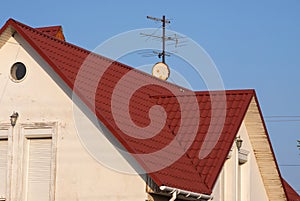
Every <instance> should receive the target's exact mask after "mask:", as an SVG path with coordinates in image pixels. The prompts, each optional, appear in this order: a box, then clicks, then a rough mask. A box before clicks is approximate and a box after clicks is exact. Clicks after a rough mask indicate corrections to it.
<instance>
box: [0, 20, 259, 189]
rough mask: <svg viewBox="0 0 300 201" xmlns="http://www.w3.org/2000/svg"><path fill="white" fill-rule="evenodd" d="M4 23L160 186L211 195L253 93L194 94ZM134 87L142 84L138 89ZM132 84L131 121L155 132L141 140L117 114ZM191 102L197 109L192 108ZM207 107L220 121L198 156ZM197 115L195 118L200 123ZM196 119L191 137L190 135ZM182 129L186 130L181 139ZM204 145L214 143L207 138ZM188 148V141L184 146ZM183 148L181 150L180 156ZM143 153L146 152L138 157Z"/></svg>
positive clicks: (35, 31)
mask: <svg viewBox="0 0 300 201" xmlns="http://www.w3.org/2000/svg"><path fill="white" fill-rule="evenodd" d="M8 26H11V27H12V28H13V29H15V30H16V31H17V32H18V33H19V34H20V35H21V36H22V37H23V38H24V39H25V40H26V41H27V42H28V43H29V44H30V45H31V46H32V47H33V48H34V49H35V50H36V51H37V52H38V53H39V54H40V55H41V57H42V58H43V59H44V60H45V61H46V62H47V63H48V64H49V65H50V66H51V67H52V68H53V70H54V71H55V72H56V73H57V74H58V75H59V76H60V77H61V79H62V80H63V81H64V82H65V83H66V84H67V86H68V87H70V89H71V90H73V91H74V92H75V93H76V94H77V95H78V96H79V97H80V98H81V100H82V101H83V102H84V103H85V104H86V105H87V106H88V107H89V108H90V109H91V110H92V111H94V113H95V115H96V116H97V117H98V119H99V120H100V121H101V122H102V123H103V124H104V125H105V126H106V127H107V128H108V129H109V130H110V132H111V133H112V134H113V135H114V137H115V138H116V139H117V140H118V141H119V142H120V143H121V144H122V145H123V146H124V147H125V149H126V150H127V151H128V152H130V153H132V155H134V157H135V159H136V160H137V161H138V162H139V164H140V165H141V166H142V168H144V169H145V170H146V171H147V172H151V173H149V176H150V177H151V178H152V179H153V181H154V182H155V183H156V184H157V185H159V186H160V185H167V186H172V187H175V188H180V189H184V190H188V191H193V192H198V193H206V194H211V192H212V188H213V186H214V184H215V182H216V179H217V177H218V175H219V172H220V170H221V168H222V166H223V164H224V161H225V159H226V156H227V155H228V153H229V150H230V148H231V146H232V144H233V142H234V138H235V136H236V134H237V132H238V129H239V127H240V125H241V123H242V121H243V118H244V115H245V113H246V111H247V108H248V106H249V103H250V101H251V99H252V98H253V97H254V96H255V92H254V90H235V91H233V90H232V91H225V92H221V91H220V92H192V91H189V90H187V89H182V88H181V87H179V86H176V85H173V84H170V83H168V82H164V81H161V80H159V79H156V78H153V77H152V76H150V75H148V74H145V73H143V72H140V71H138V70H135V69H133V68H131V67H129V66H126V65H124V64H121V63H119V62H116V61H112V60H110V59H108V58H105V57H102V56H100V55H96V54H93V53H91V52H90V51H87V50H85V49H82V48H80V47H77V46H75V45H72V44H70V43H67V42H65V41H62V40H59V39H56V38H53V37H52V36H50V35H51V34H50V35H49V34H45V33H43V30H41V29H34V28H31V27H29V26H27V25H24V24H22V23H20V22H17V21H15V20H12V19H10V20H8V22H7V23H6V24H5V25H4V26H3V27H2V29H1V31H0V34H2V33H3V31H4V30H5V29H6V28H7V27H8ZM99 75H101V79H100V80H98V79H99ZM124 80H125V81H126V82H124ZM136 86H141V87H140V88H138V89H136ZM133 89H136V90H134V93H133V94H132V96H131V98H130V102H129V114H130V118H131V120H132V121H133V122H134V123H135V124H136V125H138V126H140V127H147V126H148V125H149V124H151V123H153V122H154V123H153V125H154V126H153V128H152V129H153V130H155V129H159V132H158V134H157V135H155V136H154V137H150V138H147V139H138V138H141V137H143V135H147V134H149V133H147V132H140V130H138V129H136V127H135V126H134V125H132V124H130V123H128V121H127V117H126V116H124V117H122V115H121V114H126V112H127V111H126V108H127V105H126V103H127V102H126V100H127V98H128V95H129V94H130V93H131V91H132V90H133ZM223 93H225V97H226V104H225V106H226V111H225V112H226V113H225V114H226V115H224V113H223V112H224V105H223V104H222V103H224V101H223V99H222V98H224V96H223ZM115 94H117V98H116V99H114V95H115ZM212 97H215V98H214V107H213V109H214V110H212V101H211V100H212ZM195 100H196V103H197V107H196V109H195V107H190V105H191V103H193V101H195ZM157 105H158V106H160V107H162V108H164V111H165V113H164V112H163V111H162V110H161V108H160V109H159V108H158V109H155V111H154V113H153V116H152V117H153V119H150V118H149V110H150V108H152V106H157ZM114 107H116V108H117V110H118V114H119V115H118V116H120V118H119V117H118V118H119V119H118V121H116V120H115V116H114V111H112V108H114ZM212 111H213V112H214V117H218V118H215V119H214V120H213V129H211V130H210V132H209V133H210V135H212V136H218V134H219V130H218V129H220V130H221V134H220V137H219V138H218V141H217V143H216V145H215V146H214V149H213V150H212V151H211V152H210V154H209V155H207V156H206V157H204V158H203V159H200V158H199V152H200V149H201V148H202V149H203V146H207V144H205V145H203V142H204V141H205V140H206V139H207V137H208V134H207V133H208V130H209V129H210V127H209V126H210V125H211V123H212ZM164 114H166V123H165V124H164V125H163V126H162V129H160V127H159V126H161V125H160V124H159V122H155V119H159V118H161V116H164ZM199 114H200V117H199ZM182 116H186V117H187V118H186V119H187V120H186V122H185V123H182V121H183V120H182V119H181V117H182ZM194 119H197V122H195V121H194ZM222 119H223V120H224V122H223V121H222ZM151 120H152V121H151ZM195 124H196V126H197V127H196V134H195V136H193V135H192V133H193V132H192V131H193V129H195ZM120 126H121V127H122V129H121V128H120ZM181 127H182V128H183V129H184V130H185V131H187V132H185V133H184V135H181V136H180V137H178V136H177V134H178V133H179V132H180V129H181ZM153 130H151V131H153ZM128 133H130V135H128ZM189 141H190V142H189ZM171 142H172V146H171V147H170V148H169V149H167V150H165V151H164V152H161V154H160V155H159V156H158V155H151V154H150V153H153V152H156V151H158V150H163V148H164V147H166V146H168V145H169V144H170V143H171ZM189 143H191V144H189ZM209 143H212V142H209V141H208V144H209ZM185 145H190V146H188V147H184V146H185ZM185 149H187V150H185ZM180 150H185V151H184V152H183V153H181V152H180ZM147 154H148V155H149V154H150V155H151V156H150V157H141V155H142V156H144V155H147ZM175 159H176V160H175ZM165 161H172V163H171V164H170V165H168V166H166V167H165V168H163V169H160V170H157V171H156V170H155V168H157V167H158V166H159V165H160V163H164V162H165ZM154 170H155V171H154ZM153 171H154V172H153Z"/></svg>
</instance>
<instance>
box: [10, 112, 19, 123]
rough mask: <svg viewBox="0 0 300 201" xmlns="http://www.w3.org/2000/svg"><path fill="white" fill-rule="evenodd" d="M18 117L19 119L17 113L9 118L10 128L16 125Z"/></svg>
mask: <svg viewBox="0 0 300 201" xmlns="http://www.w3.org/2000/svg"><path fill="white" fill-rule="evenodd" d="M18 117H19V114H18V113H17V112H13V114H12V115H11V116H10V124H11V126H15V125H16V123H17V119H18Z"/></svg>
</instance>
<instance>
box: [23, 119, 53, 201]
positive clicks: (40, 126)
mask: <svg viewBox="0 0 300 201" xmlns="http://www.w3.org/2000/svg"><path fill="white" fill-rule="evenodd" d="M57 128H58V126H57V122H48V123H44V122H42V123H27V124H20V132H19V133H20V135H21V136H20V140H19V152H18V155H19V156H21V157H20V161H19V165H20V166H19V167H21V168H20V169H19V175H20V176H19V180H18V183H19V184H20V185H19V188H18V192H20V193H19V195H18V196H17V197H18V198H19V200H24V198H25V195H26V192H24V190H25V189H26V188H25V184H26V181H25V180H24V174H25V172H24V171H25V170H26V167H25V164H24V163H25V157H24V153H25V149H26V144H27V140H28V139H34V138H38V139H40V138H51V139H52V140H51V141H52V150H51V151H52V153H51V179H50V201H54V200H55V183H56V153H57Z"/></svg>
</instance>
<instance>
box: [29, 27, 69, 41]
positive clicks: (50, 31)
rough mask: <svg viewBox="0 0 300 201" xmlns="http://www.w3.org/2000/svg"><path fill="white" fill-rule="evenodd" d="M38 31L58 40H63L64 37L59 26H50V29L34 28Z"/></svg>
mask: <svg viewBox="0 0 300 201" xmlns="http://www.w3.org/2000/svg"><path fill="white" fill-rule="evenodd" d="M35 29H36V30H38V31H41V32H43V33H44V34H48V35H50V36H53V37H55V38H57V39H60V40H65V36H64V34H63V31H62V27H61V26H50V27H38V28H35Z"/></svg>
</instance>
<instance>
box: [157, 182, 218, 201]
mask: <svg viewBox="0 0 300 201" xmlns="http://www.w3.org/2000/svg"><path fill="white" fill-rule="evenodd" d="M159 189H160V190H162V191H167V192H168V193H170V194H172V198H171V199H170V200H169V201H174V200H175V199H176V198H177V195H179V194H181V195H183V196H185V197H187V198H193V199H196V200H212V199H213V196H212V195H207V194H202V193H195V192H191V191H186V190H182V189H178V188H173V187H169V186H160V187H159Z"/></svg>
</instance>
